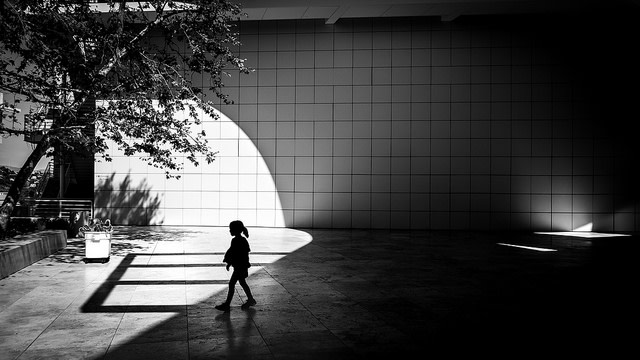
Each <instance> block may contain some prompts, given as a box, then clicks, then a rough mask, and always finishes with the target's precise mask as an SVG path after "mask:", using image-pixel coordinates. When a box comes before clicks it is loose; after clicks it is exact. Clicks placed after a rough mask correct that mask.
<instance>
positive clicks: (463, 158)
mask: <svg viewBox="0 0 640 360" xmlns="http://www.w3.org/2000/svg"><path fill="white" fill-rule="evenodd" d="M240 30H241V41H242V42H243V44H244V45H243V46H242V47H241V48H240V50H239V53H240V55H241V57H244V58H246V59H247V62H248V64H249V65H250V66H253V67H255V68H256V71H255V72H254V73H252V74H251V75H239V74H238V73H237V72H234V71H230V73H231V77H230V78H229V79H228V81H227V82H226V92H227V93H228V94H229V95H230V97H231V98H232V99H233V100H234V101H235V103H234V104H233V105H220V110H221V111H222V113H223V114H224V116H223V117H222V118H221V120H219V121H205V123H204V125H203V126H204V128H205V130H206V131H207V134H209V136H210V140H211V143H212V147H213V148H214V149H215V150H217V151H219V152H220V154H219V156H218V158H217V160H216V162H215V163H214V164H213V165H212V166H204V167H199V168H193V167H187V168H186V169H185V170H184V174H183V176H182V179H181V180H180V181H176V180H166V179H164V177H163V176H162V174H161V172H160V171H156V170H154V169H153V168H152V167H149V166H147V165H146V164H143V163H141V162H139V161H138V160H136V159H128V158H125V157H120V156H118V155H119V154H118V153H117V152H115V153H114V154H113V156H114V158H115V161H114V162H113V163H111V164H108V163H107V164H101V163H98V164H96V177H97V181H96V183H97V184H99V185H98V188H97V191H96V203H97V206H98V207H99V208H100V209H101V210H99V211H103V213H104V214H105V215H108V216H111V217H114V218H116V219H117V220H118V221H119V222H134V223H162V224H171V225H174V224H175V225H182V224H184V225H199V224H203V225H226V224H227V223H228V221H229V220H231V219H233V218H240V219H242V220H244V221H245V222H246V223H248V224H249V225H263V226H289V227H319V228H406V229H516V230H572V229H575V228H578V227H580V226H583V225H587V224H593V229H594V230H601V231H614V230H615V231H630V230H634V229H636V225H635V224H636V220H635V219H636V216H637V215H636V214H637V210H636V209H637V206H636V204H635V203H634V202H629V201H628V200H626V199H625V191H626V188H625V189H619V188H616V186H614V183H615V182H614V181H615V179H616V177H619V176H620V174H618V173H616V169H615V168H614V167H610V166H609V165H611V164H612V163H613V159H614V158H616V157H617V156H618V155H619V154H618V153H616V150H615V144H614V141H613V140H612V138H611V137H610V136H608V135H603V134H601V133H599V132H598V130H597V127H595V126H593V124H592V123H591V122H590V121H586V120H585V119H587V118H588V115H589V113H590V111H591V109H590V107H589V106H588V104H587V101H585V100H584V99H583V98H581V97H580V96H578V95H576V94H579V93H580V88H579V87H580V86H582V85H581V83H580V84H577V82H576V81H575V79H574V78H572V77H571V76H570V75H569V74H571V72H570V71H569V70H568V69H570V68H571V66H572V64H571V63H567V60H566V59H565V58H564V57H561V56H559V55H560V54H562V52H561V51H560V50H559V49H555V48H553V47H550V46H548V45H546V44H545V43H540V42H539V41H537V40H536V37H535V33H534V32H533V31H524V32H523V31H520V30H517V31H515V30H513V29H511V28H509V27H508V26H506V27H499V26H497V27H496V26H488V24H484V23H482V21H480V22H475V23H473V24H469V23H464V22H463V23H456V22H452V23H441V22H439V21H437V20H431V19H428V18H422V19H420V18H416V19H376V20H370V19H359V20H353V21H352V20H348V19H341V20H340V21H339V22H338V23H337V24H336V25H325V24H324V23H323V22H317V21H264V22H242V23H241V28H240ZM530 30H532V29H530ZM197 81H199V80H197ZM123 181H129V183H128V185H126V186H123V185H121V184H122V183H123ZM105 182H106V185H105ZM100 184H102V185H100ZM113 199H116V200H113ZM99 211H98V213H99ZM131 211H137V212H140V213H141V215H140V216H138V217H137V218H136V217H135V216H133V215H132V216H128V215H127V213H128V212H131Z"/></svg>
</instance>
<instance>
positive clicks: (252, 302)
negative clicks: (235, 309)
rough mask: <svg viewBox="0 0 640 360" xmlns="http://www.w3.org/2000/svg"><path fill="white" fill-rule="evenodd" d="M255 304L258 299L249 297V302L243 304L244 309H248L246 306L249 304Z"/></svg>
mask: <svg viewBox="0 0 640 360" xmlns="http://www.w3.org/2000/svg"><path fill="white" fill-rule="evenodd" d="M255 304H256V300H255V299H249V300H247V302H246V303H244V304H242V308H243V309H246V308H248V307H249V306H253V305H255Z"/></svg>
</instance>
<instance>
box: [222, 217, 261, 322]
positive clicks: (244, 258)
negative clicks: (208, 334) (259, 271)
mask: <svg viewBox="0 0 640 360" xmlns="http://www.w3.org/2000/svg"><path fill="white" fill-rule="evenodd" d="M229 232H230V233H231V236H233V239H231V246H230V247H229V250H227V252H226V253H225V254H224V260H222V261H223V262H225V263H227V271H229V267H230V266H233V274H231V279H229V292H228V293H227V301H225V302H224V303H222V304H220V305H217V306H216V309H218V310H221V311H229V310H230V308H231V307H230V305H231V300H232V299H233V293H234V291H235V288H236V282H240V286H242V289H243V290H244V293H245V294H246V295H247V302H245V303H244V304H242V308H243V309H244V308H248V307H249V306H253V305H255V304H256V300H255V299H254V298H253V295H251V289H249V285H248V284H247V281H246V280H245V279H246V278H247V277H249V267H251V264H250V263H249V252H250V251H251V249H250V248H249V242H248V241H247V238H248V237H249V230H247V228H246V227H245V226H244V224H243V223H242V221H240V220H235V221H232V222H231V223H230V224H229ZM242 235H244V236H242Z"/></svg>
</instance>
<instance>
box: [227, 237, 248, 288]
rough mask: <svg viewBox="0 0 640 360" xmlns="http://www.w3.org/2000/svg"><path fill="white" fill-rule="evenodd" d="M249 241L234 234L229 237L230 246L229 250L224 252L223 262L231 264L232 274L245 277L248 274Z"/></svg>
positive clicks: (241, 277)
mask: <svg viewBox="0 0 640 360" xmlns="http://www.w3.org/2000/svg"><path fill="white" fill-rule="evenodd" d="M249 252H251V248H250V247H249V242H248V241H247V239H245V238H244V237H243V236H236V237H234V238H233V239H231V246H230V247H229V250H227V252H226V253H225V254H224V260H222V261H223V262H225V263H227V264H229V265H231V266H233V272H234V274H235V275H236V276H237V277H238V278H240V279H245V278H247V277H248V276H249V268H250V267H251V264H250V263H249Z"/></svg>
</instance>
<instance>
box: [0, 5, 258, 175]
mask: <svg viewBox="0 0 640 360" xmlns="http://www.w3.org/2000/svg"><path fill="white" fill-rule="evenodd" d="M123 4H125V5H123ZM131 4H134V5H129V3H123V2H120V1H107V2H106V4H89V3H81V4H73V2H67V1H60V0H58V1H55V0H51V1H46V2H41V1H33V0H15V1H8V2H5V11H4V12H3V13H2V14H0V19H1V20H2V21H1V25H0V31H1V32H2V33H3V37H2V39H0V90H2V91H6V92H12V93H14V94H17V95H20V96H22V97H23V98H24V99H26V100H29V101H31V102H33V103H36V104H39V105H40V106H42V107H43V109H45V110H47V109H57V110H58V111H59V113H60V116H58V117H57V118H55V121H54V123H53V125H52V127H51V130H50V131H49V132H48V133H47V135H46V136H48V137H49V138H50V141H51V143H52V144H55V145H56V151H57V150H60V151H74V152H78V151H85V152H89V153H95V154H101V155H102V157H103V158H104V159H106V160H109V158H110V157H109V156H108V154H107V150H108V149H107V144H108V141H107V140H110V141H112V142H113V143H115V144H116V145H117V146H118V147H120V149H121V150H122V151H123V152H124V153H125V154H126V155H139V156H142V157H143V158H144V159H146V160H148V161H149V162H150V163H152V164H154V166H158V167H160V168H164V169H169V170H173V171H178V170H180V169H181V168H182V166H183V164H181V163H180V162H179V160H178V159H180V158H181V156H180V154H183V155H184V157H185V158H186V159H188V160H189V161H191V162H193V163H194V164H197V163H198V159H199V158H201V157H202V158H204V159H205V160H206V161H209V162H210V161H213V159H214V157H215V154H216V153H215V152H214V151H213V150H211V149H210V148H209V145H208V143H207V141H206V138H205V133H204V131H199V130H198V129H199V128H197V126H198V125H199V124H200V121H201V120H200V117H201V114H207V115H209V116H213V117H216V116H217V115H216V110H215V107H214V105H215V104H217V103H230V102H232V99H229V98H228V97H227V96H226V95H225V94H223V92H222V87H223V81H222V80H223V79H222V76H223V74H224V71H223V70H224V69H225V68H228V67H229V66H231V67H235V68H237V69H238V70H239V71H240V73H247V72H249V71H251V70H250V69H249V68H247V67H246V66H245V64H244V61H243V60H242V59H239V58H238V57H237V56H236V55H235V54H234V52H233V49H234V48H237V46H239V41H238V36H237V34H236V33H235V32H234V26H235V21H236V20H237V19H238V17H239V16H240V11H241V10H240V7H239V6H237V5H235V4H233V3H230V2H229V1H226V0H217V1H204V0H202V1H190V2H188V3H187V2H174V1H157V0H156V1H149V2H145V3H131ZM98 6H102V8H101V9H102V10H98V8H97V7H98ZM4 34H6V35H4ZM192 74H202V76H203V77H205V78H207V81H206V83H209V84H210V86H209V87H208V90H209V91H208V93H210V94H214V95H215V96H216V97H217V98H218V99H217V100H216V99H207V98H206V97H207V92H203V91H202V90H203V89H202V88H201V87H200V86H199V84H197V86H196V85H194V84H193V83H192V80H191V79H192ZM93 99H98V100H99V102H100V103H101V104H102V106H98V107H96V108H90V107H87V104H91V103H92V101H94V100H93ZM94 129H95V130H97V131H95V132H94ZM4 130H5V128H4V127H2V128H0V133H3V132H4ZM4 133H6V132H4ZM168 176H172V175H171V174H168Z"/></svg>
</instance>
